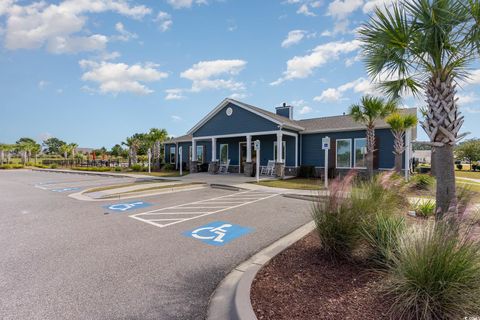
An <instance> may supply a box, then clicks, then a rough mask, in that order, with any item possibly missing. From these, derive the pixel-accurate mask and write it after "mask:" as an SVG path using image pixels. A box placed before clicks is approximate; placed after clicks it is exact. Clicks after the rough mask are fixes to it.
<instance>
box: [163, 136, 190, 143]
mask: <svg viewBox="0 0 480 320" xmlns="http://www.w3.org/2000/svg"><path fill="white" fill-rule="evenodd" d="M177 142H192V135H191V134H186V135H183V136H179V137H173V138H170V139H168V140H165V141H164V142H163V143H165V144H168V143H177Z"/></svg>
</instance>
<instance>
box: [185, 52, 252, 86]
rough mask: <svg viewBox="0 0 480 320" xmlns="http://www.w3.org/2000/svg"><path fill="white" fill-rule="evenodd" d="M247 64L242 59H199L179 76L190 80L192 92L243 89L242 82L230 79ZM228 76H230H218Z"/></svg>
mask: <svg viewBox="0 0 480 320" xmlns="http://www.w3.org/2000/svg"><path fill="white" fill-rule="evenodd" d="M246 64H247V62H246V61H243V60H238V59H235V60H212V61H200V62H198V63H196V64H194V65H193V66H192V67H191V68H190V69H187V70H185V71H183V72H182V73H181V74H180V77H182V78H185V79H188V80H191V81H192V88H191V91H193V92H200V91H203V90H206V89H228V90H231V91H241V90H244V89H245V85H244V84H243V83H242V82H237V81H235V80H234V79H232V77H233V76H235V75H238V73H240V71H242V70H243V69H244V68H245V65H246ZM223 76H229V77H230V78H228V79H224V78H219V77H223Z"/></svg>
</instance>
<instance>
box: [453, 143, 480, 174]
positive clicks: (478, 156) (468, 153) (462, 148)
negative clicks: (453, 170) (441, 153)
mask: <svg viewBox="0 0 480 320" xmlns="http://www.w3.org/2000/svg"><path fill="white" fill-rule="evenodd" d="M455 155H456V157H457V159H459V160H467V161H468V163H470V170H472V162H473V161H479V160H480V139H471V140H467V141H464V142H462V143H460V144H459V145H458V146H457V147H456V148H455Z"/></svg>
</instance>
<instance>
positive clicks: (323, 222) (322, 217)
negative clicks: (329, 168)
mask: <svg viewBox="0 0 480 320" xmlns="http://www.w3.org/2000/svg"><path fill="white" fill-rule="evenodd" d="M354 177H355V174H354V173H353V172H351V173H349V174H348V175H347V176H346V177H345V178H343V179H340V178H337V179H335V180H333V181H332V183H331V184H330V188H329V195H328V196H327V197H326V198H325V199H324V198H320V197H319V200H318V201H316V202H315V203H314V206H313V209H312V217H313V220H314V222H315V225H316V229H317V233H318V235H319V237H320V243H321V249H322V251H323V252H324V253H326V254H327V255H329V256H330V257H331V258H332V259H337V258H346V259H349V258H351V257H352V252H353V251H354V249H355V246H356V245H357V243H358V240H359V239H360V232H359V230H360V228H361V219H360V217H359V216H358V215H357V213H356V212H354V211H353V210H351V197H350V192H351V190H352V183H353V179H354Z"/></svg>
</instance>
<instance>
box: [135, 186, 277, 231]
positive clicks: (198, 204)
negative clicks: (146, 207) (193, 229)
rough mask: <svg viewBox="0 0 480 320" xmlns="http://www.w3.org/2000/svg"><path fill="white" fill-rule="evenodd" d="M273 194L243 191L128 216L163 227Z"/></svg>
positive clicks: (266, 197)
mask: <svg viewBox="0 0 480 320" xmlns="http://www.w3.org/2000/svg"><path fill="white" fill-rule="evenodd" d="M275 196H278V194H276V193H268V192H258V191H244V192H238V193H234V194H229V195H225V196H220V197H215V198H211V199H207V200H200V201H195V202H189V203H184V204H180V205H177V206H172V207H167V208H161V209H156V210H150V211H146V212H142V213H137V214H133V215H130V217H131V218H134V219H137V220H139V221H142V222H145V223H148V224H151V225H153V226H156V227H160V228H164V227H168V226H171V225H174V224H177V223H181V222H184V221H188V220H193V219H198V218H201V217H204V216H208V215H211V214H215V213H219V212H222V211H227V210H232V209H234V208H238V207H241V206H245V205H249V204H253V203H255V202H257V201H262V200H266V199H269V198H272V197H275Z"/></svg>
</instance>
